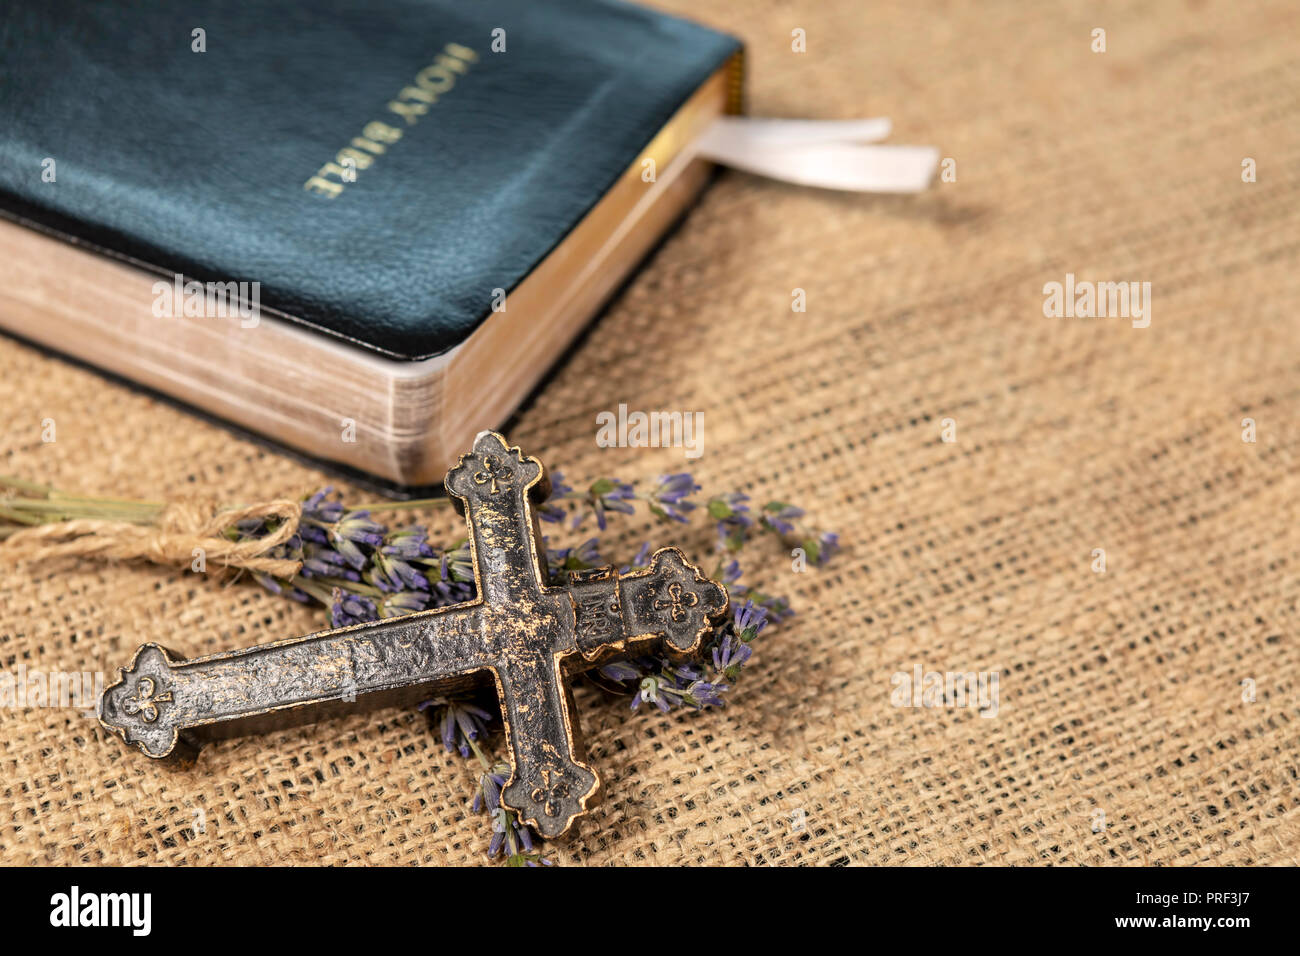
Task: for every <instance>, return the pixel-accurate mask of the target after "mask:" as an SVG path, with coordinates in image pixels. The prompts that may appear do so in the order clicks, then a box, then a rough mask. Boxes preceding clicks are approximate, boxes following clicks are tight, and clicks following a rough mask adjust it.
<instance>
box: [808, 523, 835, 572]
mask: <svg viewBox="0 0 1300 956" xmlns="http://www.w3.org/2000/svg"><path fill="white" fill-rule="evenodd" d="M804 550H805V551H807V552H808V554H810V555H812V559H813V564H817V565H822V564H825V563H826V562H827V561H829V560H830V559H831V558H833V557H834V556H835V554H836V552H838V551H839V550H840V536H839V535H838V534H836V533H835V532H834V531H823V532H822V533H821V534H819V535H818V536H817V538H816V539H815V540H812V541H809V542H806V543H805V546H804Z"/></svg>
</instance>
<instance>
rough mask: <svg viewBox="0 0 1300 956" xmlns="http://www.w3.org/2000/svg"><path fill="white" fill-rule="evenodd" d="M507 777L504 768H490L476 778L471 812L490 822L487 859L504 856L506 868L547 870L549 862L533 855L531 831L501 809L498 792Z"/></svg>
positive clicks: (499, 792) (505, 809)
mask: <svg viewBox="0 0 1300 956" xmlns="http://www.w3.org/2000/svg"><path fill="white" fill-rule="evenodd" d="M509 775H510V768H509V767H508V766H506V765H505V764H502V763H498V764H494V765H493V766H491V767H489V768H488V769H486V770H484V772H483V774H482V775H481V776H480V777H479V785H478V793H477V794H475V796H474V803H473V805H472V807H473V810H474V812H475V813H482V812H484V811H486V812H487V814H488V816H489V817H490V818H491V820H492V842H491V843H490V844H489V845H488V857H489V858H491V857H495V856H497V855H499V854H503V853H504V854H505V855H506V862H507V863H508V864H509V865H510V866H550V865H551V861H550V860H547V859H545V858H543V857H542V856H541V854H539V853H536V852H535V851H534V843H533V832H532V830H531V829H529V828H528V827H526V826H524V825H523V824H522V823H520V822H519V818H518V817H517V816H516V815H515V813H514V811H512V810H509V809H507V808H506V807H504V806H502V805H501V788H502V787H504V786H505V785H506V779H507V778H508V777H509Z"/></svg>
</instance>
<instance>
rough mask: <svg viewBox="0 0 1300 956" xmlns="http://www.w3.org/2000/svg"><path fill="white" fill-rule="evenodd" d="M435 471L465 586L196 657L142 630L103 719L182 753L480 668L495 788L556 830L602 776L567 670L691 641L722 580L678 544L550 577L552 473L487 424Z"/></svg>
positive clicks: (454, 679)
mask: <svg viewBox="0 0 1300 956" xmlns="http://www.w3.org/2000/svg"><path fill="white" fill-rule="evenodd" d="M445 484H446V487H447V492H448V494H450V495H452V496H453V498H454V500H455V503H456V506H457V509H458V510H459V511H461V512H462V513H463V514H464V516H465V519H466V523H467V525H468V529H469V543H470V550H471V553H472V556H473V564H474V579H475V584H476V585H477V596H476V597H475V599H474V600H472V601H469V602H466V603H464V604H457V605H454V606H452V607H447V608H439V609H436V610H431V611H421V612H419V613H415V614H409V615H406V616H403V617H397V618H390V619H388V620H383V621H374V622H370V623H366V624H357V625H353V626H350V627H341V628H335V629H333V630H328V631H320V632H319V633H316V634H309V635H307V636H305V637H297V638H292V639H290V640H284V641H276V642H274V643H270V644H262V645H260V646H257V647H251V648H247V649H244V650H237V651H227V652H224V653H221V654H212V655H209V656H207V657H198V658H195V659H193V660H184V659H183V658H181V657H180V656H178V655H176V654H175V653H173V652H171V651H168V650H166V649H165V648H163V647H160V646H159V645H157V644H145V645H143V646H142V647H141V648H140V649H139V650H138V651H137V652H136V655H135V658H134V659H133V660H132V661H131V665H130V667H128V668H126V669H125V670H123V671H122V672H121V676H120V678H119V680H118V681H117V682H116V683H114V684H113V685H111V686H110V687H108V688H106V689H105V691H104V694H103V696H102V698H101V700H100V708H99V719H100V723H101V724H103V726H104V727H105V728H107V729H108V730H110V731H112V732H113V733H116V734H117V735H118V736H120V737H121V738H122V739H123V740H124V741H125V742H126V743H128V744H134V745H135V746H137V747H139V748H140V749H141V750H142V751H143V752H144V753H146V754H148V755H149V756H150V757H155V758H170V759H172V760H176V761H179V762H182V763H188V762H190V761H192V760H193V759H194V758H195V756H196V755H197V753H198V747H199V745H200V744H201V743H202V742H203V741H205V740H212V739H217V738H222V737H234V736H240V735H243V734H248V733H255V732H257V731H261V730H269V729H274V728H278V727H284V726H288V725H292V724H296V723H302V722H306V721H310V720H316V719H319V718H321V717H323V716H328V715H331V714H334V713H340V712H344V711H350V710H352V709H354V708H356V707H358V706H362V705H374V706H396V705H400V704H403V703H411V702H414V701H416V700H420V699H423V698H425V697H427V696H429V695H430V694H432V693H436V692H447V691H451V690H457V689H462V688H468V687H470V686H473V685H474V684H475V683H477V682H482V681H488V682H491V683H494V684H495V686H496V691H497V696H498V698H499V700H500V702H501V713H502V717H503V720H504V724H505V732H506V740H507V744H508V748H509V752H510V762H511V767H512V773H511V777H510V780H509V781H507V784H506V786H505V788H504V790H503V791H502V794H501V799H502V802H503V803H504V804H505V805H506V806H507V807H509V808H510V809H512V810H515V811H517V812H518V813H519V816H520V818H521V819H522V820H523V821H524V822H525V823H528V824H530V825H532V826H533V827H534V828H535V829H536V830H537V831H538V832H539V833H541V834H542V835H543V836H547V837H556V836H560V835H562V834H563V833H565V832H566V831H567V830H568V829H569V827H570V826H571V825H572V823H573V821H574V820H575V819H576V818H577V817H578V816H579V815H581V814H582V813H583V812H584V811H585V810H586V809H587V806H588V804H589V803H590V802H591V801H592V800H593V799H594V797H595V795H596V793H597V791H598V789H599V785H600V782H599V780H598V779H597V777H596V774H595V773H594V772H593V771H592V769H591V768H590V767H589V766H587V764H586V763H584V762H583V753H582V747H581V742H580V740H579V738H578V733H577V726H576V723H575V720H574V715H573V701H572V697H571V695H570V693H569V688H568V685H567V682H566V678H567V676H568V675H569V674H571V673H573V672H576V671H579V670H582V669H585V668H587V667H592V666H595V665H597V664H600V663H602V662H605V661H607V660H609V659H611V658H613V657H616V656H620V655H625V654H628V653H632V652H640V651H645V650H649V649H652V648H653V647H654V646H656V645H658V646H660V647H661V648H662V649H663V650H664V651H665V652H667V653H668V654H671V655H673V656H689V655H690V654H691V653H692V652H695V651H696V650H697V648H698V646H699V643H700V640H701V639H702V637H703V636H704V635H705V634H706V633H707V632H708V631H709V629H710V628H711V627H712V626H713V625H714V623H715V622H716V621H717V620H718V619H719V618H720V617H721V616H722V615H723V614H724V613H725V612H726V610H727V592H726V590H725V589H724V588H723V587H722V586H721V585H719V584H718V583H716V582H714V581H711V580H709V579H708V578H706V577H705V576H704V575H703V574H701V573H700V571H699V569H697V568H696V567H695V566H694V565H692V564H690V563H689V562H687V560H686V558H685V557H684V556H683V555H682V553H681V552H680V551H678V550H677V549H676V548H663V549H661V550H659V551H657V552H655V554H654V556H653V558H652V559H651V562H650V566H649V567H647V568H645V569H643V570H639V571H636V572H634V573H631V574H626V575H620V574H619V572H618V570H617V569H615V568H612V567H611V568H601V569H599V570H595V571H588V572H582V573H578V574H571V575H570V576H569V580H568V581H567V582H566V583H565V585H564V586H552V585H551V584H550V582H549V581H548V574H547V562H546V555H545V552H544V550H543V546H542V536H541V530H540V528H539V526H538V522H537V512H536V506H537V505H539V504H540V503H541V502H543V501H545V500H546V498H547V497H548V496H549V494H550V481H549V478H548V477H547V475H546V471H545V469H544V467H543V466H542V463H541V462H540V461H538V460H537V459H536V458H525V457H524V456H523V453H522V452H521V451H520V450H519V449H518V448H510V447H508V446H507V445H506V442H505V439H504V438H502V437H501V436H500V435H498V434H496V433H495V432H483V433H482V434H480V435H479V436H478V438H477V439H476V440H475V442H474V450H473V452H471V453H470V454H468V455H463V456H461V459H460V462H459V463H458V464H457V465H456V467H454V468H453V469H451V471H449V472H448V473H447V478H446V482H445Z"/></svg>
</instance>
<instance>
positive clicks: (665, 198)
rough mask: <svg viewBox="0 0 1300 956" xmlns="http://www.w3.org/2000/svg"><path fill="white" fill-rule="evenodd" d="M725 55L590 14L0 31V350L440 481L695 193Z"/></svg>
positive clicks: (623, 19)
mask: <svg viewBox="0 0 1300 956" xmlns="http://www.w3.org/2000/svg"><path fill="white" fill-rule="evenodd" d="M741 70H742V50H741V48H740V45H739V43H738V42H737V41H736V40H735V39H733V38H731V37H729V36H726V35H724V34H721V33H718V32H715V31H713V30H710V29H706V28H704V27H702V26H699V25H696V24H694V23H690V22H686V21H684V20H681V19H677V18H674V17H670V16H667V15H664V14H661V13H658V12H655V11H651V10H648V9H644V8H641V7H636V6H631V5H627V4H623V3H617V2H606V0H547V2H545V3H538V2H534V0H474V2H472V3H466V2H463V0H377V2H376V0H371V2H366V3H356V4H349V5H345V4H337V5H336V4H330V5H317V4H295V3H277V2H271V0H254V2H250V0H239V2H235V0H195V2H185V3H168V4H150V5H136V4H132V3H130V2H127V0H107V2H106V0H98V2H85V3H59V2H44V3H40V4H8V5H6V6H5V7H4V9H3V11H0V89H3V91H4V94H3V97H0V328H2V329H4V330H6V331H8V332H9V333H11V334H13V335H15V336H18V337H20V338H23V339H26V340H29V341H31V342H34V343H36V344H38V345H40V346H43V347H46V348H48V349H51V350H54V351H56V352H59V353H63V354H65V355H68V356H71V357H73V358H75V359H79V360H81V361H84V362H86V363H89V364H91V365H94V366H96V367H98V368H100V369H103V370H105V371H107V372H110V373H113V374H115V375H117V376H120V377H122V378H125V379H127V380H129V381H132V382H134V383H137V384H139V385H141V386H144V387H146V388H148V389H151V390H153V391H156V392H159V393H162V394H165V395H167V396H170V397H172V398H174V399H177V400H179V401H181V402H183V403H186V404H187V405H190V406H192V407H194V408H195V409H198V410H200V411H202V412H204V413H206V414H208V415H210V416H213V417H215V418H218V419H223V420H226V421H228V422H231V423H233V424H235V425H237V426H239V427H241V428H244V429H246V430H248V431H251V432H254V433H257V434H260V435H263V436H266V437H268V438H270V439H272V440H273V441H275V442H277V443H280V444H283V445H286V446H288V447H290V448H293V449H297V450H299V451H301V452H303V453H306V454H308V455H310V456H312V457H315V458H318V459H322V460H325V461H329V462H333V463H336V464H338V465H341V466H345V467H349V468H352V469H355V470H357V471H359V472H363V473H368V474H370V475H374V476H377V477H379V478H381V479H384V480H386V481H388V482H392V483H395V484H397V485H412V486H419V485H424V484H429V483H432V482H434V481H436V480H438V479H439V478H440V477H441V475H442V473H443V472H444V471H445V470H446V468H447V466H448V464H450V463H451V462H452V461H454V459H455V452H456V451H457V450H459V449H461V448H463V447H466V446H468V445H469V444H470V443H471V442H472V441H473V438H474V435H476V434H477V433H478V432H479V431H481V430H483V429H485V428H490V427H494V426H497V425H499V424H500V423H501V422H502V421H503V420H504V419H506V418H507V417H508V416H509V415H510V414H511V413H512V412H513V411H514V410H515V408H516V407H517V406H518V405H519V404H520V403H521V402H522V401H523V399H524V398H525V397H526V396H527V395H528V393H529V391H530V390H531V389H532V388H533V387H534V386H535V385H536V383H537V382H538V380H539V379H540V378H541V376H542V375H543V374H544V373H545V372H546V371H547V369H548V368H549V367H550V366H551V365H552V364H553V363H554V362H555V361H556V360H557V359H558V358H559V357H560V355H561V354H562V352H563V351H564V349H565V348H566V347H567V346H568V344H569V343H570V342H571V341H572V339H573V338H574V336H575V335H577V333H578V332H579V331H580V330H581V328H582V327H583V325H584V324H585V323H586V322H587V321H588V320H589V319H590V318H591V317H592V316H593V315H594V314H595V312H596V311H597V310H598V308H599V307H600V305H601V304H602V303H603V302H604V300H605V299H606V298H607V297H608V296H609V295H610V294H611V293H612V292H613V291H614V289H615V288H617V286H618V285H619V284H620V283H621V281H622V280H623V279H624V278H625V277H626V276H627V274H628V273H629V272H630V270H631V269H632V268H633V267H634V266H635V264H636V263H637V262H638V261H639V260H640V259H641V258H642V257H643V256H644V255H645V254H646V253H647V252H648V251H649V250H650V249H651V248H652V247H653V245H654V244H655V243H656V241H657V240H658V238H659V237H660V236H661V235H662V234H663V232H664V231H665V230H666V229H667V228H668V226H669V225H670V224H671V223H672V222H673V221H674V220H675V219H677V218H678V217H679V216H680V215H681V214H682V213H683V211H684V210H685V209H686V208H687V206H688V205H689V203H690V202H691V201H692V199H693V198H694V197H695V196H696V195H697V194H698V193H699V191H700V190H701V189H702V188H703V186H704V184H705V182H706V180H707V177H708V175H709V172H710V169H711V167H710V164H709V163H707V162H706V161H705V160H703V159H702V158H700V157H699V156H698V155H697V154H696V152H695V151H694V150H693V149H692V148H691V147H692V143H693V142H694V141H695V140H696V139H697V138H698V137H700V136H702V134H703V133H704V132H705V130H706V129H707V128H708V127H709V126H710V125H711V124H712V123H713V121H714V120H715V119H716V118H717V117H719V116H720V115H722V114H725V113H737V112H739V111H740V108H741Z"/></svg>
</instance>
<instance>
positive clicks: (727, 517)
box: [708, 491, 754, 551]
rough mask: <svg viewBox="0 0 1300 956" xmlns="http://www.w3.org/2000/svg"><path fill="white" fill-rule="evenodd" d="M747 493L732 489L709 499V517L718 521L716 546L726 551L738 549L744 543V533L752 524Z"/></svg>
mask: <svg viewBox="0 0 1300 956" xmlns="http://www.w3.org/2000/svg"><path fill="white" fill-rule="evenodd" d="M748 501H749V495H744V494H741V493H740V492H739V491H733V492H731V493H729V494H725V495H715V496H714V497H712V498H710V499H709V504H708V511H709V517H711V518H713V519H714V520H715V521H716V522H717V523H718V525H717V526H718V546H719V547H720V548H724V549H726V550H728V551H739V550H740V549H741V548H742V547H744V544H745V535H746V533H747V532H748V531H749V528H750V526H752V525H753V523H754V519H753V518H751V517H750V516H749V505H748V504H747V502H748Z"/></svg>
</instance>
